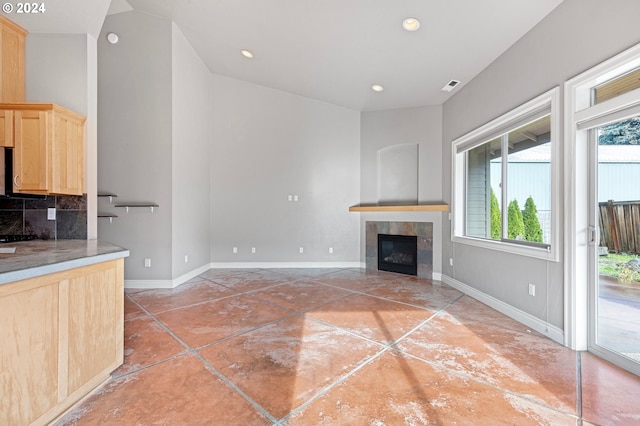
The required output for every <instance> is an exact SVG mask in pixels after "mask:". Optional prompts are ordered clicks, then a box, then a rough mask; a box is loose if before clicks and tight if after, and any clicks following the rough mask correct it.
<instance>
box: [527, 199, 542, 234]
mask: <svg viewBox="0 0 640 426" xmlns="http://www.w3.org/2000/svg"><path fill="white" fill-rule="evenodd" d="M522 220H523V221H524V239H525V240H526V241H533V242H536V243H541V242H542V226H540V221H539V220H538V209H537V208H536V203H535V202H534V201H533V198H531V197H529V198H527V201H526V202H525V203H524V213H523V214H522Z"/></svg>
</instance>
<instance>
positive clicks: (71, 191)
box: [0, 103, 85, 195]
mask: <svg viewBox="0 0 640 426" xmlns="http://www.w3.org/2000/svg"><path fill="white" fill-rule="evenodd" d="M9 119H13V123H12V124H13V127H12V132H9V131H7V130H6V129H7V128H8V126H10V124H11V123H8V122H7V120H9ZM0 120H4V126H0V128H4V129H5V132H4V133H3V134H2V135H0V146H11V142H7V141H6V140H4V139H6V138H7V136H6V135H8V134H11V133H12V136H13V176H12V179H13V191H14V192H16V193H22V194H50V195H62V194H65V195H82V194H83V192H84V169H85V166H84V163H85V158H84V122H85V118H84V117H83V116H81V115H79V114H76V113H75V112H73V111H70V110H68V109H66V108H63V107H61V106H58V105H55V104H44V103H23V104H0Z"/></svg>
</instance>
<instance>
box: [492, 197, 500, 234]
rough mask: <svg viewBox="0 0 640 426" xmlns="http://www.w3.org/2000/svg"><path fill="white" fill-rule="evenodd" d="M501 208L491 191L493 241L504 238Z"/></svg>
mask: <svg viewBox="0 0 640 426" xmlns="http://www.w3.org/2000/svg"><path fill="white" fill-rule="evenodd" d="M501 216H502V215H501V214H500V206H499V205H498V198H496V194H495V193H494V192H493V188H492V189H491V239H492V240H499V239H501V238H502V229H501V228H502V223H501Z"/></svg>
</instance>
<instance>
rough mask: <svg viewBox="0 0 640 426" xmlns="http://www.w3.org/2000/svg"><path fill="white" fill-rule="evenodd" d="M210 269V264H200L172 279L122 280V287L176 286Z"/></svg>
mask: <svg viewBox="0 0 640 426" xmlns="http://www.w3.org/2000/svg"><path fill="white" fill-rule="evenodd" d="M209 269H211V264H210V263H208V264H206V265H202V266H201V267H199V268H196V269H194V270H192V271H190V272H187V273H186V274H182V275H180V276H179V277H176V278H174V279H172V280H124V288H136V289H141V288H144V289H153V288H176V287H178V286H179V285H180V284H182V283H185V282H187V281H189V280H190V279H191V278H195V277H197V276H198V275H200V274H202V273H203V272H206V271H208V270H209Z"/></svg>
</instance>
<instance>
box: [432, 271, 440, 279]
mask: <svg viewBox="0 0 640 426" xmlns="http://www.w3.org/2000/svg"><path fill="white" fill-rule="evenodd" d="M431 279H432V280H434V281H442V274H441V273H440V272H432V273H431Z"/></svg>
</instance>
